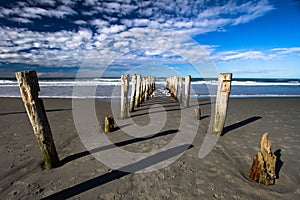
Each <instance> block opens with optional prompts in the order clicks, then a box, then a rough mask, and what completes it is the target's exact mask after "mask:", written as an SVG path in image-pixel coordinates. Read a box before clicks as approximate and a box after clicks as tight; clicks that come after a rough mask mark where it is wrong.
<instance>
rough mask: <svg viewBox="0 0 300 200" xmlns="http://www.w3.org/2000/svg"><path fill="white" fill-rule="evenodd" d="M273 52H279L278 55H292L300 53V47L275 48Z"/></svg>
mask: <svg viewBox="0 0 300 200" xmlns="http://www.w3.org/2000/svg"><path fill="white" fill-rule="evenodd" d="M271 50H272V51H275V52H277V54H291V53H295V52H296V53H297V52H300V47H290V48H274V49H271Z"/></svg>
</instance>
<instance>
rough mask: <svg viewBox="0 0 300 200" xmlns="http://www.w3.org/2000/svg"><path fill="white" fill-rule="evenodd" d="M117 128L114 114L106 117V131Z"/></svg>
mask: <svg viewBox="0 0 300 200" xmlns="http://www.w3.org/2000/svg"><path fill="white" fill-rule="evenodd" d="M114 128H115V120H114V118H113V117H112V116H109V117H105V119H104V132H105V133H109V132H111V131H113V130H114Z"/></svg>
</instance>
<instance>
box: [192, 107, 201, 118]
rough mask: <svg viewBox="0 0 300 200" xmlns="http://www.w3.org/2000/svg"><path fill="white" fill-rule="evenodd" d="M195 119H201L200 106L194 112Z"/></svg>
mask: <svg viewBox="0 0 300 200" xmlns="http://www.w3.org/2000/svg"><path fill="white" fill-rule="evenodd" d="M194 119H195V120H200V119H201V109H200V108H199V106H197V107H196V108H195V110H194Z"/></svg>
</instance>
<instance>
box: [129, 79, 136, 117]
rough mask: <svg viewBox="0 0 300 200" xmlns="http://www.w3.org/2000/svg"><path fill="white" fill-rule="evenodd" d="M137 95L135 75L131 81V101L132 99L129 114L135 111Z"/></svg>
mask: <svg viewBox="0 0 300 200" xmlns="http://www.w3.org/2000/svg"><path fill="white" fill-rule="evenodd" d="M135 94H136V74H133V75H132V79H131V99H130V107H129V112H133V111H134V103H135Z"/></svg>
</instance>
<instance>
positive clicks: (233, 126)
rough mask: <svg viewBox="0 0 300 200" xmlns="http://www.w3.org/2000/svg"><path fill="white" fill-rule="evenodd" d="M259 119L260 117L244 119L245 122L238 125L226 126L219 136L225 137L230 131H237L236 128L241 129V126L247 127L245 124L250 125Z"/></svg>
mask: <svg viewBox="0 0 300 200" xmlns="http://www.w3.org/2000/svg"><path fill="white" fill-rule="evenodd" d="M261 118H262V117H260V116H255V117H250V118H248V119H245V120H243V121H240V122H238V123H235V124H231V125H230V126H226V127H225V128H224V129H223V132H222V134H221V136H223V135H225V134H226V133H228V132H230V131H232V130H234V129H238V128H240V127H242V126H245V125H247V124H250V123H252V122H254V121H256V120H259V119H261Z"/></svg>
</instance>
